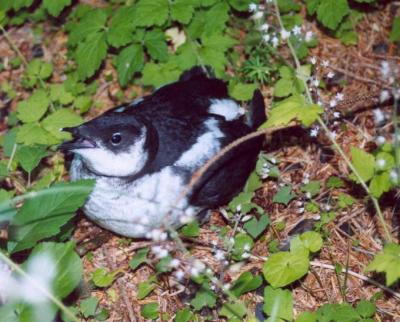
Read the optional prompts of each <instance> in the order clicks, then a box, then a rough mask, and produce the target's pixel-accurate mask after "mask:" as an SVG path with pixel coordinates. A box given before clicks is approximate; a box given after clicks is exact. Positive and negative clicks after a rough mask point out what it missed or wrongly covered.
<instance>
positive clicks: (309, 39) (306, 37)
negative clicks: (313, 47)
mask: <svg viewBox="0 0 400 322" xmlns="http://www.w3.org/2000/svg"><path fill="white" fill-rule="evenodd" d="M313 37H314V33H313V32H312V31H307V32H306V36H305V37H304V40H305V41H306V42H310V41H311V40H312V39H313Z"/></svg>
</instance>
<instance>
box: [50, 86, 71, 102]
mask: <svg viewBox="0 0 400 322" xmlns="http://www.w3.org/2000/svg"><path fill="white" fill-rule="evenodd" d="M50 99H51V100H52V101H53V102H59V103H60V104H62V105H67V104H70V103H72V102H73V100H74V96H73V95H72V94H71V93H69V92H67V90H66V88H65V86H64V85H63V84H53V85H51V87H50Z"/></svg>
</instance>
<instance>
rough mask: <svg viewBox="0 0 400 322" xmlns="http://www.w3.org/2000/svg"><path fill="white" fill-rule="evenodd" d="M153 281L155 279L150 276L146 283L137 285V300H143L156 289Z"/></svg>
mask: <svg viewBox="0 0 400 322" xmlns="http://www.w3.org/2000/svg"><path fill="white" fill-rule="evenodd" d="M155 281H156V278H155V277H154V276H151V277H150V278H149V279H148V280H147V281H144V282H141V283H139V285H138V292H137V298H138V300H143V299H144V298H145V297H146V296H147V295H149V294H150V293H151V292H152V291H153V290H154V289H155V288H156V284H155Z"/></svg>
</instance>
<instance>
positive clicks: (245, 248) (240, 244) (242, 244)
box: [232, 233, 254, 261]
mask: <svg viewBox="0 0 400 322" xmlns="http://www.w3.org/2000/svg"><path fill="white" fill-rule="evenodd" d="M253 245H254V242H253V239H252V238H251V237H250V236H249V235H247V234H245V233H239V234H237V235H236V236H235V238H234V244H233V250H232V258H233V259H234V260H237V261H240V260H243V259H247V258H248V256H246V255H247V254H250V252H251V249H252V248H253Z"/></svg>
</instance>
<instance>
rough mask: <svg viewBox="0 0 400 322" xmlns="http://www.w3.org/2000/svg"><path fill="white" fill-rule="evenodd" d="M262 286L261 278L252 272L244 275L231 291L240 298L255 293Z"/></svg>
mask: <svg viewBox="0 0 400 322" xmlns="http://www.w3.org/2000/svg"><path fill="white" fill-rule="evenodd" d="M261 284H262V278H261V276H254V275H253V274H251V273H250V272H244V273H242V274H241V275H240V276H239V278H238V279H237V280H236V281H235V282H234V283H233V285H232V287H231V288H230V291H231V292H232V293H233V294H234V295H235V296H236V297H240V296H241V295H243V294H244V293H247V292H250V291H253V290H255V289H257V288H259V287H260V286H261Z"/></svg>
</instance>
